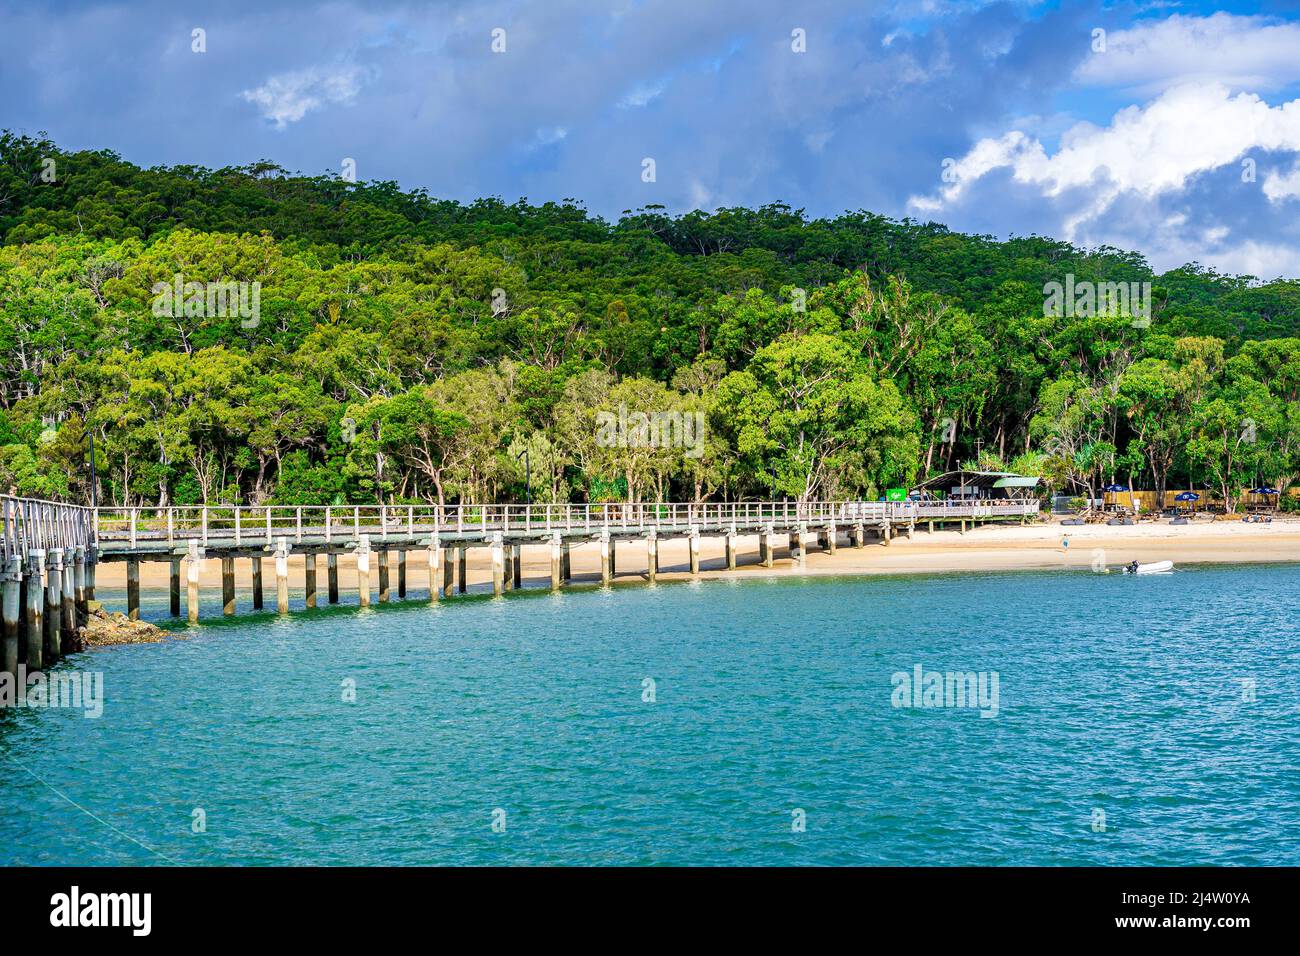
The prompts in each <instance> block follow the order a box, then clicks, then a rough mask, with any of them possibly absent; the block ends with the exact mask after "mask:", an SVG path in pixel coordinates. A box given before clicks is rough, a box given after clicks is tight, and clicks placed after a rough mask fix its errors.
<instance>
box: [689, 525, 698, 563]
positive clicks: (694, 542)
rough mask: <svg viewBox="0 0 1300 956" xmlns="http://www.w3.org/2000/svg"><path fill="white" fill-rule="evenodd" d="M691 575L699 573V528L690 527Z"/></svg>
mask: <svg viewBox="0 0 1300 956" xmlns="http://www.w3.org/2000/svg"><path fill="white" fill-rule="evenodd" d="M690 551H691V574H699V573H700V526H699V525H697V524H693V525H691V537H690Z"/></svg>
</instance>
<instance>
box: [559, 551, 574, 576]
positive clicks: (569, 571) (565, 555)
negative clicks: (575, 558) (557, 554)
mask: <svg viewBox="0 0 1300 956" xmlns="http://www.w3.org/2000/svg"><path fill="white" fill-rule="evenodd" d="M560 551H561V559H560V563H561V564H562V565H563V572H564V583H565V584H568V583H569V582H570V581H572V580H573V562H572V560H570V557H569V542H567V541H566V542H564V545H563V546H562V547H561V549H560Z"/></svg>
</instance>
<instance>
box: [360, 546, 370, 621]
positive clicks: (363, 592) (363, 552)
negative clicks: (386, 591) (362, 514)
mask: <svg viewBox="0 0 1300 956" xmlns="http://www.w3.org/2000/svg"><path fill="white" fill-rule="evenodd" d="M357 603H358V604H359V605H360V606H361V607H370V535H368V534H363V535H358V536H357Z"/></svg>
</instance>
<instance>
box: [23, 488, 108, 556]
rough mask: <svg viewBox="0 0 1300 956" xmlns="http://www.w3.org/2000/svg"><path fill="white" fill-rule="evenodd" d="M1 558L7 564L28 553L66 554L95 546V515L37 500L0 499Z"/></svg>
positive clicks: (53, 502)
mask: <svg viewBox="0 0 1300 956" xmlns="http://www.w3.org/2000/svg"><path fill="white" fill-rule="evenodd" d="M0 515H3V545H2V548H3V555H4V559H5V560H6V561H7V560H8V559H9V558H10V557H11V556H14V555H26V554H27V553H28V552H29V551H52V550H56V549H57V550H63V551H69V550H73V549H75V548H89V547H91V546H92V545H94V543H95V528H96V525H97V522H96V517H95V511H94V509H92V508H87V507H85V506H84V505H68V504H61V503H59V502H55V501H42V500H40V499H37V498H15V497H11V496H9V495H4V496H0Z"/></svg>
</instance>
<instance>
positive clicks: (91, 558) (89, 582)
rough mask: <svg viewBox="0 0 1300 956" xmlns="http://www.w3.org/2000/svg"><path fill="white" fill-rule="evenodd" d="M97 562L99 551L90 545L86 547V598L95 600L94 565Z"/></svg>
mask: <svg viewBox="0 0 1300 956" xmlns="http://www.w3.org/2000/svg"><path fill="white" fill-rule="evenodd" d="M98 563H99V552H98V550H97V549H96V548H95V547H94V546H91V547H89V548H87V549H86V600H87V601H88V602H89V601H93V600H95V565H97V564H98Z"/></svg>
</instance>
